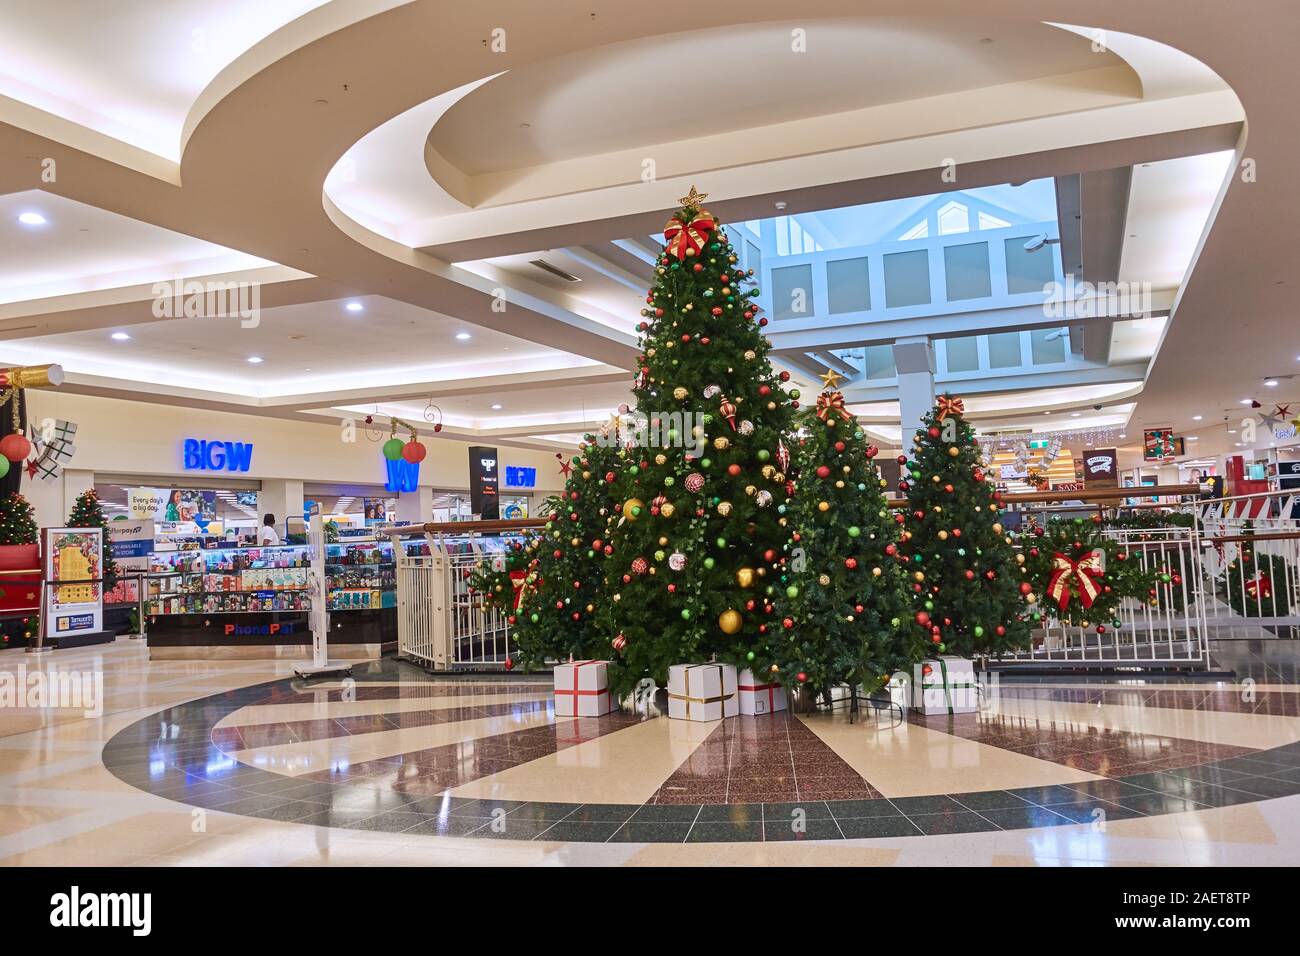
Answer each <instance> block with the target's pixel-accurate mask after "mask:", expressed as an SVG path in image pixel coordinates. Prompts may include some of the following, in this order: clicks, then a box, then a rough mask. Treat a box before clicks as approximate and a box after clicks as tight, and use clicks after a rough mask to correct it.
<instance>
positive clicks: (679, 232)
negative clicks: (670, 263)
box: [664, 210, 716, 260]
mask: <svg viewBox="0 0 1300 956" xmlns="http://www.w3.org/2000/svg"><path fill="white" fill-rule="evenodd" d="M715 228H716V224H715V223H714V221H713V214H712V213H709V212H706V211H704V210H700V211H699V212H697V213H696V214H695V215H694V216H692V217H691V221H690V222H682V220H680V219H678V218H677V217H676V216H673V218H671V219H669V220H668V225H666V226H664V240H665V248H666V249H667V251H668V253H669V254H670V255H674V256H676V257H677V258H678V259H679V260H680V259H685V258H686V256H687V255H688V254H689V253H691V252H694V253H695V254H696V255H699V254H700V253H701V252H703V251H704V244H705V243H706V242H708V241H709V239H708V233H710V232H713V230H714V229H715Z"/></svg>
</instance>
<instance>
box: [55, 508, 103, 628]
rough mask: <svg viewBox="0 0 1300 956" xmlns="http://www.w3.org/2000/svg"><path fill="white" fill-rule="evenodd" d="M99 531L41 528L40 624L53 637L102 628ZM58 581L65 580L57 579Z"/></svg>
mask: <svg viewBox="0 0 1300 956" xmlns="http://www.w3.org/2000/svg"><path fill="white" fill-rule="evenodd" d="M102 535H103V532H102V531H101V530H100V529H99V528H45V529H44V530H43V531H42V532H41V544H42V548H41V552H42V553H43V554H44V555H45V580H46V581H49V582H51V583H52V584H53V586H52V587H49V588H47V591H46V599H45V600H46V607H45V613H44V614H43V615H41V626H42V627H44V628H45V633H46V634H48V635H53V636H55V637H57V636H59V635H61V634H75V633H77V632H81V631H85V632H89V633H94V632H97V631H102V630H103V629H104V602H103V587H102V586H101V584H100V583H99V582H97V581H92V580H89V579H93V578H98V577H100V576H101V575H102V574H103V554H104V552H103V539H102ZM61 582H67V583H66V584H65V583H61Z"/></svg>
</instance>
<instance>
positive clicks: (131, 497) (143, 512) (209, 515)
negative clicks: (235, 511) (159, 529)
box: [126, 488, 217, 527]
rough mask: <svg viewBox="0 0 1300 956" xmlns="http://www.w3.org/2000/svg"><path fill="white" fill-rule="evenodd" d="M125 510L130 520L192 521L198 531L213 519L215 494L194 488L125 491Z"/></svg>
mask: <svg viewBox="0 0 1300 956" xmlns="http://www.w3.org/2000/svg"><path fill="white" fill-rule="evenodd" d="M126 495H127V499H126V505H127V510H128V512H129V513H130V516H131V518H132V519H133V520H136V521H144V520H153V521H170V522H173V523H175V522H183V521H192V522H194V523H195V524H197V525H199V526H200V527H202V526H205V525H207V524H208V523H209V522H210V521H212V519H213V518H215V517H216V516H217V493H216V492H215V491H199V490H196V489H194V488H128V489H127V491H126Z"/></svg>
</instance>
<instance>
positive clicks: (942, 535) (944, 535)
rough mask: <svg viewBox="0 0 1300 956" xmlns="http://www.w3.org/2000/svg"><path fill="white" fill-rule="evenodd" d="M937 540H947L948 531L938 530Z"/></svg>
mask: <svg viewBox="0 0 1300 956" xmlns="http://www.w3.org/2000/svg"><path fill="white" fill-rule="evenodd" d="M939 540H940V541H947V540H948V532H947V531H940V532H939Z"/></svg>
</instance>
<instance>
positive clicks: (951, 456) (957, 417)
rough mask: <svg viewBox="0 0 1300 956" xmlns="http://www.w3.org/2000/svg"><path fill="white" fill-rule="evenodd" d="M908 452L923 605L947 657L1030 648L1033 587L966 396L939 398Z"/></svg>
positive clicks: (920, 612)
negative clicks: (1003, 516)
mask: <svg viewBox="0 0 1300 956" xmlns="http://www.w3.org/2000/svg"><path fill="white" fill-rule="evenodd" d="M913 443H914V450H913V457H912V460H911V461H910V462H909V461H908V460H907V458H905V457H902V456H900V457H899V464H900V465H901V466H903V480H902V481H900V482H899V489H900V490H901V491H903V492H904V493H905V494H906V495H907V508H906V509H905V510H904V511H902V512H900V513H899V515H898V519H899V520H900V521H901V522H902V523H903V528H904V530H903V538H904V547H903V550H904V551H905V553H906V554H907V558H908V561H909V565H908V570H909V574H910V576H911V578H912V585H911V586H912V589H913V591H914V592H915V595H916V601H917V603H918V605H919V607H918V609H917V610H916V621H917V623H918V624H921V625H922V626H923V627H928V628H930V634H931V636H930V640H931V642H932V643H933V645H934V650H936V651H938V652H939V653H946V654H957V655H959V656H962V657H971V656H977V655H978V656H981V657H982V656H985V655H990V654H996V653H998V652H1000V651H1004V650H1012V649H1015V648H1019V647H1024V646H1026V645H1027V644H1028V643H1029V623H1028V619H1029V613H1028V608H1027V607H1026V601H1027V600H1031V599H1032V596H1033V585H1032V584H1030V583H1029V581H1028V580H1026V578H1025V572H1024V568H1023V566H1021V565H1020V564H1019V562H1017V561H1016V558H1015V552H1014V550H1013V548H1012V546H1011V539H1010V538H1009V537H1007V534H1006V532H1005V530H1004V529H1003V527H1002V525H1001V523H1000V522H999V521H998V510H999V507H1000V501H999V499H1000V497H1001V496H1000V495H999V494H998V493H997V492H996V491H995V490H994V487H993V483H992V482H991V481H990V479H989V475H988V473H987V472H985V470H984V466H983V464H982V463H981V460H980V448H979V444H978V443H977V442H976V441H975V429H974V428H972V427H971V425H970V423H969V422H967V421H966V418H965V407H964V405H963V403H962V400H961V399H959V398H954V397H953V396H951V395H944V396H942V397H940V399H939V401H938V403H937V404H936V405H935V407H934V408H933V409H931V410H930V412H929V413H927V414H926V416H925V419H924V420H923V421H922V424H921V428H920V429H919V430H918V431H917V432H916V436H915V437H914V438H913Z"/></svg>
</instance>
